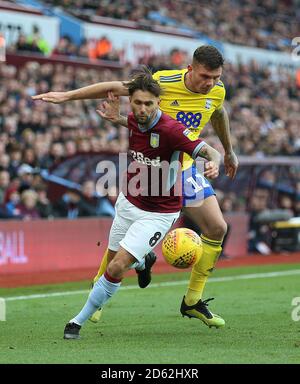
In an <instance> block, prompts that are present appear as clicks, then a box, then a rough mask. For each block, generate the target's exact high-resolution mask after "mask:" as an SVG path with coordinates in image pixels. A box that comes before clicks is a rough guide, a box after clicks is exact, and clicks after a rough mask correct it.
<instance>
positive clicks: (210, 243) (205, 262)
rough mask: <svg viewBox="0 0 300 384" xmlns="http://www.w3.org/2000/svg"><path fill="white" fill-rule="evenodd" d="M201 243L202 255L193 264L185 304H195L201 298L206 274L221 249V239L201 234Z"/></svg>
mask: <svg viewBox="0 0 300 384" xmlns="http://www.w3.org/2000/svg"><path fill="white" fill-rule="evenodd" d="M201 240H202V244H203V253H202V257H201V258H200V260H199V261H198V263H197V264H195V265H194V266H193V269H192V273H191V277H190V282H189V286H188V290H187V293H186V295H185V299H184V301H185V303H186V304H187V305H194V304H196V303H197V302H198V301H199V300H200V299H201V298H202V293H203V290H204V287H205V284H206V280H207V278H208V276H209V275H210V274H211V273H212V271H213V269H214V266H215V264H216V262H217V260H218V257H219V256H220V254H221V251H222V247H221V245H222V241H218V240H211V239H208V238H207V237H205V236H203V235H201Z"/></svg>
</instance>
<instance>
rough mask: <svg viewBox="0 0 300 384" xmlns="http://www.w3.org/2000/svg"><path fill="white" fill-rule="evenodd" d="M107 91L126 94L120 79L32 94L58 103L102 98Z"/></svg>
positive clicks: (121, 94) (33, 97)
mask: <svg viewBox="0 0 300 384" xmlns="http://www.w3.org/2000/svg"><path fill="white" fill-rule="evenodd" d="M108 92H113V93H114V95H116V96H128V89H127V87H126V86H125V85H124V82H122V81H108V82H103V83H97V84H92V85H88V86H87V87H83V88H78V89H74V90H72V91H66V92H47V93H41V94H39V95H35V96H32V99H33V100H43V101H47V102H49V103H54V104H60V103H64V102H65V101H71V100H84V99H103V98H105V97H106V95H107V93H108Z"/></svg>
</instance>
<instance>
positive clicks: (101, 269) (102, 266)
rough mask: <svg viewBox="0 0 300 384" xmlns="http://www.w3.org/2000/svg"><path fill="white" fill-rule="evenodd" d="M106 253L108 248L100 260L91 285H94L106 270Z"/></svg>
mask: <svg viewBox="0 0 300 384" xmlns="http://www.w3.org/2000/svg"><path fill="white" fill-rule="evenodd" d="M107 253H108V248H107V249H106V250H105V252H104V255H103V257H102V259H101V264H100V267H99V269H98V272H97V275H96V276H95V277H94V279H93V283H92V285H93V284H95V283H96V281H97V280H99V278H100V277H101V276H102V275H103V273H104V272H105V270H106V268H107V264H108V263H107Z"/></svg>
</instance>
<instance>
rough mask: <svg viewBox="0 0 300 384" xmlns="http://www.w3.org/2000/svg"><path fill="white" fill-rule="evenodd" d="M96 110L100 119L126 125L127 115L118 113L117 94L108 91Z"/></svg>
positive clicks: (118, 102)
mask: <svg viewBox="0 0 300 384" xmlns="http://www.w3.org/2000/svg"><path fill="white" fill-rule="evenodd" d="M96 112H97V113H98V115H99V116H101V117H102V119H105V120H108V121H110V122H112V123H115V124H120V125H124V126H125V127H128V119H127V117H126V116H122V115H120V99H119V96H115V95H114V93H113V92H108V94H107V99H106V100H105V101H104V102H103V103H102V104H101V105H100V106H99V109H97V110H96Z"/></svg>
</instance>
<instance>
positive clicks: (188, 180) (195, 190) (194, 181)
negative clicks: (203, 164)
mask: <svg viewBox="0 0 300 384" xmlns="http://www.w3.org/2000/svg"><path fill="white" fill-rule="evenodd" d="M182 188H183V192H182V197H183V206H184V207H188V206H193V205H195V203H198V202H200V201H201V200H204V199H207V198H208V197H209V196H213V195H215V194H216V193H215V191H214V190H213V187H212V186H211V184H210V182H209V181H208V180H207V179H206V178H205V177H204V176H203V175H202V174H201V173H200V172H199V170H198V169H197V167H196V164H195V163H194V164H193V165H192V166H191V167H190V168H188V169H186V170H184V171H183V172H182Z"/></svg>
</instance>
